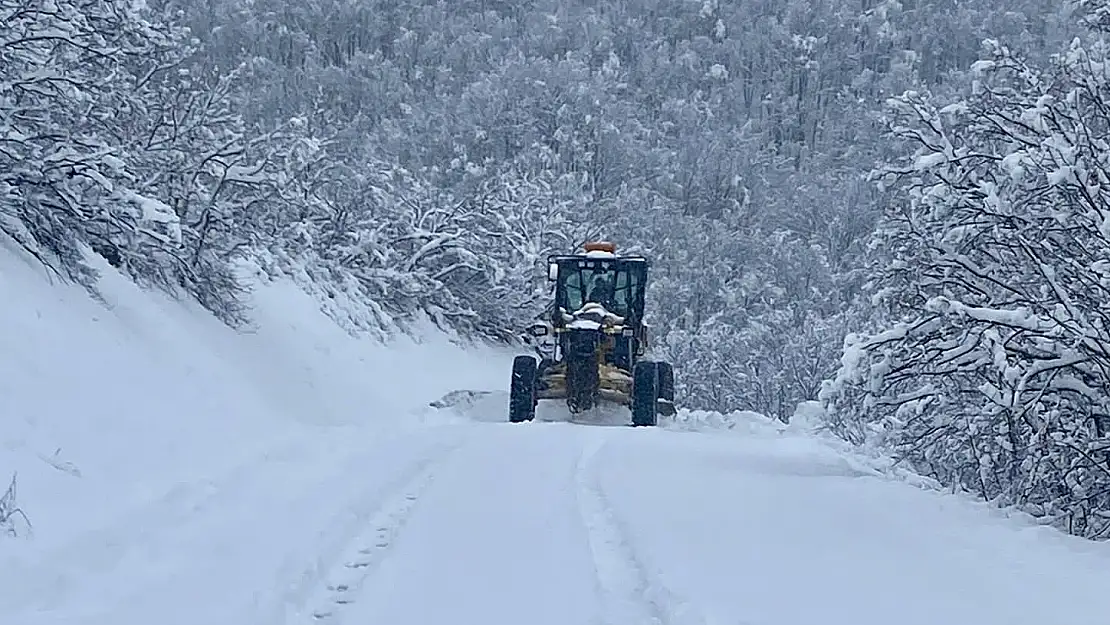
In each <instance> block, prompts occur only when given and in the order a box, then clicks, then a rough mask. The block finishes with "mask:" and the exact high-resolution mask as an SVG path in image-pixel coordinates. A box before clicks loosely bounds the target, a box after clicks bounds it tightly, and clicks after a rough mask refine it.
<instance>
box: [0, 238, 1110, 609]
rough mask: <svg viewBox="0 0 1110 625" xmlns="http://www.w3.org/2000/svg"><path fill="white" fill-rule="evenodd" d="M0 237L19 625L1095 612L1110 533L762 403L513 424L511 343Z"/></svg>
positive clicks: (2, 405) (0, 398)
mask: <svg viewBox="0 0 1110 625" xmlns="http://www.w3.org/2000/svg"><path fill="white" fill-rule="evenodd" d="M106 275H107V277H106V282H105V295H106V300H107V307H105V306H103V305H102V304H99V303H96V302H93V301H91V300H89V299H88V298H87V297H86V296H85V294H84V293H83V292H82V291H80V290H77V289H74V288H72V287H67V286H64V285H53V286H52V285H49V284H48V283H47V281H46V278H45V277H44V274H43V273H42V272H41V271H40V270H38V269H37V268H35V267H34V266H33V265H32V264H30V263H28V262H25V259H22V258H21V257H20V256H19V255H18V254H16V253H14V252H12V251H11V250H10V249H6V248H2V247H0V302H2V305H0V478H3V479H4V481H5V483H6V480H7V478H8V477H9V476H10V475H11V473H13V472H16V471H18V485H19V491H18V493H17V494H18V500H17V502H18V504H19V505H20V506H21V507H22V508H23V509H24V510H25V511H26V513H27V515H28V516H29V518H30V519H31V521H32V523H33V524H34V525H33V532H31V531H29V530H28V528H26V527H23V526H18V527H17V529H18V530H19V535H18V536H15V537H0V623H4V624H5V625H7V624H11V625H40V624H47V623H50V624H58V625H61V624H65V625H69V624H73V625H85V624H87V625H139V624H142V625H147V624H151V623H158V624H159V625H178V624H180V625H186V624H188V625H197V624H201V623H203V624H206V625H209V624H210V625H225V624H226V625H293V624H300V623H304V624H308V623H336V624H339V623H350V624H352V625H354V624H359V625H365V624H382V625H417V624H420V625H438V624H451V625H470V624H480V625H498V624H506V625H508V624H511V625H520V624H521V623H527V624H529V625H541V624H547V623H550V624H552V625H555V624H558V625H571V624H583V625H599V624H608V625H641V624H643V625H646V624H649V623H664V624H671V625H841V624H843V625H872V624H875V625H880V624H881V625H889V624H890V623H898V624H899V625H918V624H920V625H926V624H928V625H933V624H937V623H967V624H969V625H970V624H975V625H995V624H998V625H1003V624H1005V625H1023V624H1030V625H1032V624H1036V625H1044V624H1045V623H1091V622H1098V621H1099V620H1100V619H1101V618H1102V614H1103V613H1104V611H1105V610H1104V607H1105V601H1104V600H1103V597H1104V592H1105V589H1106V588H1108V587H1110V550H1108V549H1107V548H1106V546H1104V545H1098V544H1092V543H1086V542H1083V541H1080V540H1078V539H1072V538H1068V537H1066V536H1063V535H1061V534H1059V533H1057V532H1054V531H1053V530H1049V529H1046V528H1039V527H1035V526H1033V525H1032V524H1030V523H1029V522H1028V521H1026V520H1024V519H1023V518H1021V517H1011V516H1008V515H1004V514H1002V513H1000V512H997V511H993V510H991V509H990V508H989V507H988V506H986V505H983V504H977V503H974V502H971V501H968V500H966V499H965V498H962V497H959V496H955V495H946V494H942V493H938V492H934V491H931V490H928V489H924V488H920V487H918V486H915V484H914V482H913V481H912V480H906V479H900V478H896V477H888V475H891V474H893V472H892V471H889V470H886V467H885V466H884V465H883V463H882V462H881V459H873V458H867V457H864V456H862V455H860V454H858V453H856V452H853V451H852V450H849V449H847V448H845V447H844V446H843V445H838V444H835V443H833V442H829V441H825V440H823V439H821V438H819V437H817V436H814V435H812V434H810V433H809V432H808V431H807V429H806V428H805V427H790V428H784V427H781V426H776V425H775V424H774V423H771V422H768V421H767V420H765V419H762V418H760V417H759V416H758V415H750V414H739V415H732V416H729V417H725V416H722V415H704V414H693V413H687V412H683V413H680V415H679V418H678V420H677V421H676V422H674V423H669V424H667V427H664V428H659V429H632V428H624V427H609V426H610V425H612V423H613V419H612V415H610V416H609V418H608V419H606V420H603V422H601V423H598V424H592V425H591V424H581V423H567V422H565V420H563V417H562V416H561V414H562V413H561V412H560V411H559V410H558V409H557V408H551V407H546V408H545V409H544V411H543V412H541V417H542V419H543V420H541V421H537V422H535V423H530V424H524V425H510V424H507V423H504V411H505V404H506V402H505V396H504V394H503V392H494V393H491V394H488V395H479V396H474V397H465V396H464V397H456V398H455V402H454V403H453V404H452V405H451V406H447V407H443V408H440V409H436V408H432V407H430V406H428V402H430V401H432V400H435V399H437V398H439V397H441V396H442V395H443V394H444V393H446V392H447V391H450V390H452V389H459V388H464V389H502V388H504V386H505V384H506V382H507V377H508V370H509V360H510V356H511V354H506V353H502V352H498V351H496V350H492V349H475V348H471V349H466V350H463V349H461V348H459V347H456V346H454V345H452V344H451V343H449V342H448V341H447V340H446V339H445V338H443V337H441V336H439V335H436V334H435V333H429V334H428V338H427V339H426V340H424V341H422V342H420V343H415V342H404V343H399V344H395V345H390V346H388V347H383V346H381V345H378V344H376V343H373V342H371V341H368V340H367V341H359V340H355V339H353V338H351V337H350V336H348V335H346V334H344V333H343V332H342V331H341V330H340V329H339V328H337V327H336V326H335V325H334V324H332V323H331V322H330V321H329V320H328V319H327V318H326V317H325V316H324V315H323V314H321V313H320V312H319V310H318V306H317V305H316V304H315V303H314V301H313V300H312V298H311V297H309V296H307V295H305V294H304V293H303V292H301V291H300V290H298V289H297V288H295V287H293V286H292V285H291V284H289V283H287V282H280V281H279V282H275V283H266V284H261V285H260V286H259V288H258V290H257V292H256V300H255V302H254V305H255V318H256V320H257V328H256V329H255V330H254V331H252V332H251V333H246V334H236V333H234V332H232V331H230V330H228V329H226V328H224V327H222V326H221V325H220V324H218V323H217V322H215V321H214V320H212V319H211V318H209V317H208V316H207V315H205V314H204V313H203V312H201V311H199V310H197V309H196V308H195V307H191V306H186V305H183V304H180V303H176V302H172V301H170V300H168V299H166V298H164V297H161V296H159V295H155V294H151V293H146V292H143V291H140V290H139V289H137V288H135V287H134V286H132V285H131V284H129V283H128V282H126V281H125V280H123V279H122V278H120V277H119V276H117V275H115V274H114V273H112V272H111V271H108V272H106Z"/></svg>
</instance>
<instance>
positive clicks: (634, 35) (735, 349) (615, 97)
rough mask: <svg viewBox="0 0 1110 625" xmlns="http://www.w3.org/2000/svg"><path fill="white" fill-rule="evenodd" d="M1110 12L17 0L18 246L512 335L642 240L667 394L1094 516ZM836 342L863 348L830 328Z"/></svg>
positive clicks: (230, 298)
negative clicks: (555, 286) (558, 273)
mask: <svg viewBox="0 0 1110 625" xmlns="http://www.w3.org/2000/svg"><path fill="white" fill-rule="evenodd" d="M1107 6H1110V0H1099V1H1082V0H1079V1H1077V2H1073V3H1066V2H1060V0H1008V1H1006V2H1002V1H1000V0H959V1H958V2H957V1H955V0H901V1H897V0H841V1H832V0H730V1H727V2H726V1H718V0H602V1H599V2H595V1H589V2H587V1H585V0H511V1H510V0H246V1H244V0H204V1H203V2H184V1H181V0H146V1H144V0H46V1H44V0H0V230H2V231H3V232H4V233H5V234H6V235H7V236H9V237H11V238H13V239H15V240H16V241H17V242H18V243H19V244H20V245H22V246H23V247H24V248H26V249H27V250H28V251H29V252H30V253H33V254H34V255H36V256H37V257H38V258H39V259H40V260H41V261H42V262H43V263H44V264H46V265H47V266H49V267H51V268H52V269H53V270H55V271H56V273H57V274H58V275H60V276H64V277H66V278H67V279H70V280H75V281H78V282H80V283H82V284H85V285H87V286H89V287H90V288H93V286H94V284H95V275H94V272H93V271H92V270H91V269H90V268H89V267H88V266H86V264H85V262H84V261H83V259H84V258H85V257H86V256H85V255H86V254H89V253H94V254H99V255H100V256H102V257H104V258H105V259H107V261H108V262H110V263H111V264H113V265H114V266H116V267H119V268H121V269H122V270H123V271H125V272H127V273H128V274H129V275H131V276H133V277H134V279H135V280H137V281H139V282H140V283H142V284H145V285H149V286H151V287H153V288H161V289H166V290H169V291H172V292H176V293H179V294H181V295H182V296H188V297H193V298H196V299H197V300H198V301H199V302H200V303H201V304H203V305H204V306H205V307H206V308H208V309H209V310H211V311H212V312H213V313H215V314H216V315H218V316H219V317H220V318H221V319H223V320H224V321H226V322H227V323H229V324H232V325H238V324H241V323H244V322H245V321H246V320H247V319H248V318H249V317H248V315H249V311H247V310H245V309H244V308H243V305H242V301H244V298H243V293H242V292H241V289H242V287H241V286H240V285H239V284H237V283H236V280H235V273H234V267H235V264H236V262H237V261H239V260H241V259H248V260H251V261H253V262H255V263H258V264H260V265H261V266H263V267H264V269H265V270H266V271H267V272H270V273H271V274H273V275H287V276H291V277H293V278H295V279H296V280H298V281H300V282H301V284H302V285H303V286H305V288H311V289H312V290H314V292H317V293H320V294H321V295H322V297H321V299H322V301H323V302H324V305H325V306H329V305H330V304H329V302H335V301H353V302H357V303H359V305H361V306H362V307H363V308H364V309H365V311H366V315H363V316H359V317H358V318H350V317H344V316H343V311H344V310H345V307H344V306H341V305H338V304H336V305H334V306H332V308H331V312H332V313H333V314H335V316H336V318H337V321H339V322H341V323H343V324H345V325H346V326H347V327H348V328H349V329H350V330H352V331H366V332H372V333H377V334H379V335H381V336H387V335H389V334H391V333H396V332H404V331H405V329H406V326H407V325H408V324H410V323H411V322H412V321H413V320H415V319H417V318H420V317H421V316H427V317H430V318H431V319H433V320H434V321H435V322H436V323H438V324H441V325H442V326H444V327H450V328H452V329H453V330H455V331H458V332H460V333H462V334H463V335H467V336H474V337H477V336H482V337H489V338H494V339H504V340H509V339H511V338H512V337H513V335H514V334H515V333H516V332H517V331H518V329H519V328H520V327H521V324H522V323H523V322H524V321H525V320H526V319H528V318H530V317H531V316H532V315H534V314H535V313H536V312H537V311H538V309H539V305H540V304H539V302H540V301H541V300H542V298H543V297H544V296H545V289H546V285H545V281H544V279H543V275H542V271H537V270H536V269H537V263H539V262H540V261H542V259H543V258H544V257H545V256H546V255H547V254H548V253H551V252H565V251H571V250H573V249H575V248H576V247H578V246H579V245H580V244H581V243H582V242H583V241H585V240H586V239H588V238H591V237H606V238H609V239H611V240H614V241H616V242H617V243H618V244H619V245H620V246H621V247H622V248H623V249H624V250H628V251H639V252H643V253H646V254H648V255H649V256H651V257H652V258H653V260H654V273H653V282H652V286H651V291H650V304H649V308H650V314H651V322H652V323H653V325H654V327H655V333H656V335H657V337H658V341H659V348H660V349H661V350H663V351H665V352H666V357H667V358H668V359H669V360H671V361H672V362H674V363H676V366H677V377H678V383H679V384H678V386H679V388H678V391H679V394H680V395H681V403H682V404H683V405H684V406H688V407H692V408H703V409H712V410H722V411H724V410H731V409H739V408H743V409H750V410H756V411H760V412H763V413H765V414H768V415H773V416H776V417H779V418H782V419H788V418H789V417H790V415H791V414H792V412H793V410H794V407H795V406H796V405H797V403H798V402H800V401H803V400H812V399H817V398H818V397H820V399H821V400H822V401H823V403H824V404H825V406H826V409H827V412H828V418H829V426H830V427H831V428H832V429H833V431H835V432H836V433H837V434H839V435H841V436H843V437H845V438H847V439H849V440H852V441H853V442H859V443H864V442H867V443H873V444H881V445H884V446H887V447H888V448H891V449H894V450H896V451H897V453H898V454H899V455H900V457H902V458H904V459H905V461H906V462H909V463H911V464H912V465H913V466H914V467H915V468H916V469H918V470H919V471H921V472H922V473H925V474H927V475H931V476H933V477H935V478H937V479H938V480H939V481H940V482H942V483H944V484H945V485H950V486H953V487H959V488H963V489H968V490H971V491H973V492H975V493H977V494H979V495H981V496H983V497H985V498H988V499H991V500H996V501H998V502H999V503H1002V504H1018V505H1021V506H1022V507H1023V508H1025V509H1027V510H1030V511H1032V512H1034V513H1037V514H1039V515H1042V516H1045V517H1046V518H1049V519H1050V520H1052V521H1054V522H1056V523H1057V524H1059V525H1061V526H1062V527H1066V528H1067V529H1069V530H1070V531H1073V532H1075V533H1078V534H1082V535H1087V536H1093V537H1096V536H1097V537H1102V536H1104V535H1105V534H1106V533H1108V532H1110V457H1108V455H1107V449H1108V448H1110V445H1107V442H1108V441H1110V412H1108V409H1110V395H1108V392H1110V298H1108V297H1107V296H1108V295H1110V220H1108V219H1110V204H1108V201H1110V169H1108V167H1110V145H1108V141H1110V137H1108V133H1110V62H1108V61H1110V59H1108V57H1110V50H1108V48H1107V44H1106V43H1105V42H1104V39H1103V37H1104V36H1105V35H1106V34H1107V33H1110V9H1108V8H1107ZM846 337H847V338H846Z"/></svg>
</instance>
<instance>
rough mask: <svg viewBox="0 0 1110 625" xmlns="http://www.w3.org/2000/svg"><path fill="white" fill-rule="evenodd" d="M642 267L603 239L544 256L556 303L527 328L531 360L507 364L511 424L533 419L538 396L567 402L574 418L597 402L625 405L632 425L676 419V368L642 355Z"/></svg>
mask: <svg viewBox="0 0 1110 625" xmlns="http://www.w3.org/2000/svg"><path fill="white" fill-rule="evenodd" d="M648 266H649V262H648V260H647V259H646V258H644V257H642V256H618V255H617V253H616V246H615V245H614V244H612V243H609V242H592V243H587V244H585V245H584V250H583V252H582V253H580V254H568V255H556V256H551V257H549V258H548V274H547V277H548V280H550V281H551V282H553V283H554V285H555V288H554V301H553V302H551V304H550V305H549V306H548V308H547V310H546V312H545V313H544V314H543V315H542V316H541V318H540V319H539V320H537V321H536V322H535V323H534V324H532V325H531V326H529V327H528V328H527V330H526V331H525V334H524V336H525V339H526V341H527V342H529V343H530V344H531V345H532V346H533V348H534V350H535V355H531V354H527V355H520V356H517V357H516V358H515V359H514V361H513V372H512V380H511V383H510V386H509V421H511V422H513V423H520V422H523V421H531V420H532V419H534V418H535V416H536V406H537V403H538V402H539V400H541V399H562V400H565V401H566V404H567V407H568V408H569V409H570V411H571V413H574V414H577V413H581V412H584V411H586V410H589V409H591V408H593V407H594V406H596V405H598V404H599V403H601V402H608V403H612V404H618V405H622V406H627V407H628V408H629V410H630V412H631V425H634V426H652V425H656V424H657V423H658V415H660V414H662V415H665V416H667V415H672V414H674V412H675V406H674V369H673V367H672V366H671V365H670V364H669V363H666V362H660V361H655V360H652V359H650V358H648V357H647V352H648V348H649V345H648V331H647V330H648V328H647V325H646V324H645V323H644V291H645V286H646V282H647V273H648Z"/></svg>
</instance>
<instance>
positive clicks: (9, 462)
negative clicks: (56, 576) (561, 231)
mask: <svg viewBox="0 0 1110 625" xmlns="http://www.w3.org/2000/svg"><path fill="white" fill-rule="evenodd" d="M98 269H99V270H100V271H101V272H102V273H103V279H102V281H101V290H102V293H103V296H104V301H103V302H97V301H95V300H93V299H92V298H90V297H89V296H88V294H87V293H86V292H85V291H83V290H82V289H80V288H79V287H75V286H72V285H66V284H60V283H57V281H56V280H53V279H52V277H51V276H50V275H49V274H47V273H46V272H45V271H44V270H43V269H42V267H41V266H40V265H38V264H37V263H35V262H34V261H33V260H32V259H29V258H27V257H26V256H25V255H23V254H22V253H21V252H20V251H18V250H17V249H16V248H15V247H14V246H13V245H10V244H9V242H8V241H6V240H2V241H0V302H2V305H0V423H2V424H3V428H2V429H0V482H2V483H0V494H2V491H3V486H5V485H6V484H7V482H8V480H9V479H10V477H11V476H12V475H13V474H18V493H17V495H18V499H17V504H18V505H19V506H20V507H21V508H22V509H23V510H24V511H25V512H26V514H27V516H28V517H29V518H30V520H31V523H32V524H33V528H31V529H33V535H34V540H33V541H15V542H18V543H25V542H34V543H36V544H37V545H38V546H39V547H42V548H45V547H47V546H49V545H57V544H61V542H62V541H64V540H65V539H66V538H67V537H68V536H70V535H71V534H73V533H74V532H79V531H81V530H82V528H88V527H96V526H98V525H99V524H100V523H102V522H107V521H108V520H109V519H111V518H116V517H118V516H120V515H123V514H126V513H127V511H128V510H129V509H131V508H137V507H138V506H140V504H141V503H142V502H144V501H149V500H153V499H155V498H164V497H165V496H166V495H167V493H171V492H172V490H173V489H174V488H175V485H181V484H196V483H198V482H201V481H203V479H204V476H206V475H215V474H224V473H226V472H227V471H229V470H231V469H232V468H234V467H236V466H240V465H245V464H248V463H250V462H252V461H254V460H257V459H258V458H259V457H261V456H264V455H266V454H272V453H275V450H277V449H280V448H281V446H282V444H283V443H286V444H292V443H293V442H294V441H298V440H303V439H304V438H305V437H310V436H316V435H322V434H323V433H325V432H327V433H328V435H329V436H336V435H337V434H336V431H337V430H338V431H340V434H339V436H357V437H366V438H368V439H369V438H373V437H375V436H377V435H378V434H381V433H384V432H388V431H391V430H397V429H398V428H404V427H406V426H409V425H411V424H413V422H414V421H417V420H420V419H424V418H427V416H426V415H421V413H420V411H419V410H418V409H419V408H421V407H423V406H425V405H426V404H427V402H429V401H431V400H433V399H435V398H437V397H439V396H441V395H443V394H444V393H445V392H447V391H449V390H451V389H453V388H459V387H460V386H462V387H467V386H470V387H475V388H485V387H490V386H493V387H499V386H501V385H502V384H503V383H504V378H505V376H506V372H507V371H508V370H509V369H508V367H509V364H508V363H509V360H510V359H511V355H505V354H502V353H500V352H498V351H495V350H492V349H490V350H486V351H485V352H484V353H483V351H482V350H478V351H477V352H476V351H475V349H474V348H468V349H467V350H465V351H464V350H463V349H462V348H460V347H457V346H455V345H453V344H452V343H451V342H450V341H449V340H448V338H447V337H445V336H444V335H442V334H438V333H435V332H428V333H427V335H426V336H425V337H423V338H421V339H420V340H397V341H395V342H394V343H393V344H391V345H389V346H388V348H386V347H385V346H383V345H382V344H381V343H379V342H376V341H373V340H370V339H358V338H354V337H352V336H351V335H349V334H347V333H346V332H344V331H343V330H342V329H341V328H340V327H339V326H337V325H336V324H335V323H333V322H332V321H331V320H330V319H329V318H328V317H327V316H325V315H324V314H323V313H322V312H320V306H319V304H318V302H316V301H315V300H314V299H313V298H312V297H311V296H309V295H307V294H306V293H305V292H304V291H303V290H301V289H299V288H297V287H296V286H294V285H293V284H292V283H291V282H289V281H284V280H283V281H268V280H266V279H265V278H263V277H262V276H261V275H258V274H255V275H253V276H248V277H249V278H251V279H253V280H254V281H255V283H256V285H255V286H256V288H255V291H254V296H253V297H254V299H253V302H252V303H251V305H252V307H253V310H254V314H253V319H254V327H253V328H251V329H249V330H248V331H246V332H241V333H237V332H235V331H232V330H231V329H229V328H227V327H226V326H224V325H222V324H220V323H219V322H218V321H217V320H216V319H214V318H213V317H212V316H211V315H209V314H208V313H207V312H205V311H204V310H202V309H201V308H200V307H199V306H196V305H193V304H190V303H183V302H178V301H174V300H172V299H171V298H169V297H167V296H165V295H162V294H160V293H155V292H148V291H144V290H142V289H139V288H138V287H136V286H135V285H134V284H133V283H132V282H130V281H129V280H127V279H126V278H125V277H123V276H122V275H120V274H119V273H118V272H117V271H115V270H114V269H113V268H112V267H110V266H108V265H107V264H103V265H102V266H100V267H98ZM16 529H17V531H19V533H20V534H23V535H25V536H27V535H29V534H30V533H31V532H28V531H27V530H28V528H26V527H24V526H23V524H22V523H21V522H19V521H18V520H17V527H16ZM9 544H12V542H11V541H9ZM7 547H8V546H7V545H6V546H5V548H6V549H7Z"/></svg>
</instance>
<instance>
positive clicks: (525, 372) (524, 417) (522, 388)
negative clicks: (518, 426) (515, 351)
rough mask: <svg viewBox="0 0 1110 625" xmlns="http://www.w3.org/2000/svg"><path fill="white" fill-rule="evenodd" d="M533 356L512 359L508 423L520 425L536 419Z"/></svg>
mask: <svg viewBox="0 0 1110 625" xmlns="http://www.w3.org/2000/svg"><path fill="white" fill-rule="evenodd" d="M538 364H539V363H537V362H536V358H535V357H534V356H517V357H516V358H514V359H513V378H512V381H511V382H510V383H509V421H510V422H511V423H522V422H524V421H531V420H532V419H535V418H536V371H537V368H538Z"/></svg>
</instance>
